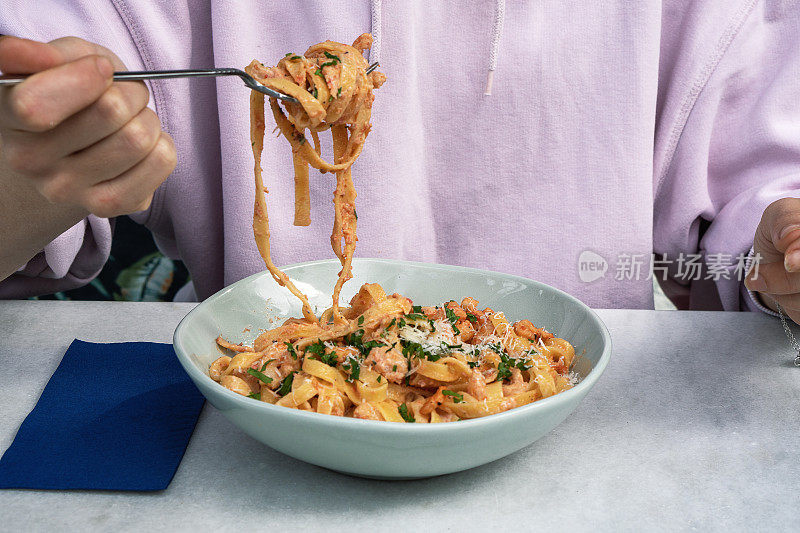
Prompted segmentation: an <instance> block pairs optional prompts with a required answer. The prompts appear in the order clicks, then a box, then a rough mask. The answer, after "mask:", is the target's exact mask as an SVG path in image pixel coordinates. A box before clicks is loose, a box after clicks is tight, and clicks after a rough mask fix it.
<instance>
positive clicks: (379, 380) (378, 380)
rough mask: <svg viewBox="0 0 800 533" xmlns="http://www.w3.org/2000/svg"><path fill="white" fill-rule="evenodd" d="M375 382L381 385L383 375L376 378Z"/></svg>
mask: <svg viewBox="0 0 800 533" xmlns="http://www.w3.org/2000/svg"><path fill="white" fill-rule="evenodd" d="M375 381H377V382H378V383H380V382H381V375H380V374H378V377H377V378H375Z"/></svg>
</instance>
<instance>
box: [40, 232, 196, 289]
mask: <svg viewBox="0 0 800 533" xmlns="http://www.w3.org/2000/svg"><path fill="white" fill-rule="evenodd" d="M188 280H189V273H188V272H187V271H186V267H184V265H183V263H182V262H181V261H176V260H172V259H170V258H168V257H166V256H164V254H162V253H161V252H159V251H158V249H157V248H156V245H155V243H154V242H153V236H152V235H151V234H150V232H149V231H148V230H147V228H145V227H143V226H141V225H139V224H136V223H135V222H133V221H132V220H131V219H129V218H128V217H120V218H118V219H117V220H116V225H115V228H114V240H113V242H112V244H111V255H110V257H109V258H108V261H107V262H106V264H105V266H104V267H103V270H102V271H101V272H100V274H99V275H98V276H97V278H95V279H94V280H92V282H91V283H89V284H88V285H86V286H84V287H80V288H78V289H73V290H69V291H63V292H57V293H55V294H49V295H45V296H39V297H35V298H32V299H33V300H118V301H127V302H168V301H172V299H173V298H174V297H175V293H176V292H177V291H178V289H180V288H181V287H182V286H183V285H185V284H186V282H187V281H188Z"/></svg>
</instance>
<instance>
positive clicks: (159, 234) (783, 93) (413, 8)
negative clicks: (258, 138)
mask: <svg viewBox="0 0 800 533" xmlns="http://www.w3.org/2000/svg"><path fill="white" fill-rule="evenodd" d="M64 4H69V5H64ZM200 4H201V3H192V5H191V6H188V5H178V3H158V4H155V3H137V5H135V6H134V5H129V4H127V3H123V2H121V1H119V0H85V1H73V2H69V3H63V2H56V1H42V2H36V3H35V4H34V5H31V4H30V3H28V2H22V1H21V0H11V1H6V2H4V9H3V12H2V14H0V33H3V34H9V35H16V36H19V37H25V38H28V39H32V40H33V41H38V42H32V41H24V40H20V39H16V38H11V37H7V38H3V39H2V40H0V70H2V71H3V72H6V73H12V72H14V73H34V72H35V73H38V74H36V75H35V76H33V77H32V78H31V79H30V80H28V81H26V82H25V83H23V84H21V85H19V86H17V87H15V88H13V89H3V90H2V92H0V138H2V159H1V160H0V190H2V192H3V194H2V195H1V196H0V205H2V207H3V209H1V210H0V234H1V235H2V236H3V243H4V247H3V249H4V253H3V257H2V259H0V278H5V279H4V281H2V282H1V283H0V296H2V297H6V298H11V297H24V296H28V295H32V294H37V293H44V292H52V291H55V290H61V289H64V288H69V287H74V286H78V285H80V284H84V283H87V282H88V281H89V280H91V278H92V277H93V276H95V275H96V274H97V272H98V271H99V270H100V269H101V267H102V265H103V263H104V262H105V260H106V258H107V256H108V250H109V243H110V240H111V233H112V226H113V224H112V222H111V221H110V220H111V219H113V217H115V216H120V215H125V214H129V215H131V217H132V218H133V219H134V220H136V221H138V222H140V223H142V224H144V225H145V226H147V227H148V228H149V229H150V230H151V231H152V232H153V234H154V236H155V239H156V242H157V243H158V245H159V247H160V248H161V250H162V251H163V252H164V253H166V254H167V255H169V256H171V257H179V258H181V259H182V260H183V261H184V262H185V263H186V265H187V267H188V268H189V271H190V273H191V276H192V280H193V283H192V285H191V286H188V287H186V288H185V290H182V291H181V293H180V294H179V297H181V298H183V299H195V298H200V299H202V298H205V297H207V296H208V295H210V294H212V293H213V292H215V291H216V290H218V289H220V288H221V287H223V286H224V285H227V284H229V283H232V282H234V281H236V280H238V279H240V278H242V277H244V276H246V275H249V274H251V273H253V272H256V271H260V270H262V269H263V263H262V262H261V260H260V258H259V256H258V253H257V250H256V246H255V244H254V242H253V237H252V230H251V227H250V224H251V216H250V213H251V209H252V198H253V185H252V171H251V166H252V155H251V153H250V146H249V144H248V133H247V131H248V118H247V102H248V94H247V90H246V89H244V88H243V87H242V86H241V84H240V83H239V82H238V80H234V79H224V80H219V81H217V82H216V83H214V82H210V81H189V80H175V81H164V82H158V83H153V84H151V85H149V90H150V93H149V94H148V91H147V89H146V88H145V86H143V85H139V84H132V83H116V84H112V83H111V81H110V76H111V72H112V70H121V69H123V68H128V69H131V70H144V69H160V68H190V67H208V66H211V65H216V66H232V67H242V66H244V65H246V64H248V63H249V62H250V60H251V59H253V58H254V57H255V58H258V59H260V60H262V61H263V62H265V63H274V62H276V61H277V60H278V59H279V58H280V57H282V56H283V55H284V54H285V53H287V52H295V53H297V52H302V51H303V50H304V49H305V48H306V47H307V46H308V45H310V44H312V43H316V42H319V41H322V40H324V39H333V40H338V41H345V42H346V41H350V40H352V39H353V38H355V37H356V36H357V35H359V34H360V33H362V32H364V31H371V33H372V34H373V35H374V36H375V41H376V42H375V46H374V48H373V50H372V52H371V57H370V60H371V61H376V60H379V61H380V62H381V65H382V70H383V71H384V72H385V73H386V74H387V75H388V77H389V81H388V82H387V83H386V84H385V85H384V87H382V88H381V89H380V91H378V92H377V93H376V102H375V105H374V108H373V129H372V134H371V135H370V137H369V139H368V140H367V145H366V148H365V150H364V152H363V154H362V156H361V158H360V159H359V161H358V162H357V163H356V165H355V167H354V178H355V181H356V187H357V189H358V193H359V200H358V214H359V222H360V226H359V230H360V237H361V241H360V246H359V248H358V255H361V256H374V257H387V258H397V259H411V260H421V261H436V262H442V263H451V264H463V265H469V266H474V267H480V268H489V269H494V270H500V271H505V272H510V273H514V274H520V275H524V276H528V277H532V278H536V279H539V280H541V281H544V282H546V283H549V284H552V285H554V286H556V287H559V288H561V289H564V290H566V291H568V292H570V293H572V294H574V295H576V296H577V297H579V298H581V299H582V300H584V301H585V302H587V303H588V304H590V305H593V306H599V307H628V308H651V307H652V280H651V279H650V277H649V276H648V272H649V270H650V269H651V267H652V270H653V271H655V272H656V274H657V275H658V274H659V272H660V271H663V272H665V273H666V274H667V277H668V279H667V280H666V281H665V282H664V284H665V286H666V287H667V290H668V293H669V294H670V296H671V297H672V298H673V300H674V301H676V302H677V303H678V305H679V306H680V307H683V308H688V307H693V308H701V307H709V306H717V307H721V308H724V309H727V310H740V309H755V308H757V307H762V306H761V303H759V297H758V296H756V295H751V294H748V292H747V289H746V288H745V287H744V285H743V283H742V281H741V279H739V276H738V275H736V274H738V273H741V272H743V271H744V263H743V261H744V258H745V257H746V256H747V254H748V252H749V251H750V250H751V248H753V247H754V249H755V252H756V253H757V254H759V255H760V256H761V257H762V258H763V260H762V263H764V264H761V267H760V269H759V272H758V276H757V279H756V280H755V281H753V282H752V283H753V285H752V288H753V289H755V290H759V291H761V292H762V293H763V294H765V295H767V296H765V297H764V298H763V303H764V304H766V305H769V306H772V307H773V308H774V302H775V301H778V302H780V303H781V304H782V305H783V306H784V307H785V308H786V310H787V314H788V315H789V316H790V317H791V318H792V319H794V320H795V321H797V320H798V319H800V295H798V294H797V293H798V292H800V274H798V273H797V272H796V271H797V270H800V257H797V256H798V255H800V205H798V203H799V202H800V200H796V199H792V198H790V197H791V196H793V195H795V194H796V191H797V189H798V187H799V186H800V110H798V108H797V105H796V102H797V101H800V86H798V84H797V82H796V80H797V74H798V70H800V46H799V45H798V41H797V39H798V38H797V36H796V32H795V31H794V30H795V29H796V28H797V27H798V25H800V9H798V8H797V7H791V6H790V5H789V4H787V3H785V2H772V1H767V0H761V1H756V0H737V1H735V2H724V3H722V2H715V3H708V2H701V1H699V0H698V1H694V2H686V1H684V0H681V1H678V0H664V1H663V2H661V3H658V2H649V3H642V2H628V1H627V0H615V1H611V2H584V3H577V4H574V3H569V4H567V3H563V2H558V1H544V0H536V1H530V2H523V1H515V2H509V3H508V5H506V4H505V2H503V1H502V0H499V1H498V2H487V1H483V0H470V1H466V2H459V3H457V4H455V3H445V2H432V3H424V4H423V3H417V2H392V3H388V2H387V3H386V4H383V5H382V4H381V2H380V0H373V1H372V2H370V3H367V2H363V3H362V2H352V1H345V0H338V1H324V2H322V1H320V2H302V3H296V4H294V7H293V8H288V7H287V3H285V2H281V3H267V2H255V1H242V2H235V3H233V2H223V1H220V0H212V1H211V2H208V3H202V5H200ZM712 4H713V5H712ZM454 7H457V8H458V9H453V8H454ZM65 34H74V35H77V36H79V37H80V38H81V39H78V38H66V39H65V38H61V37H62V36H63V35H65ZM54 39H55V40H54ZM48 41H51V42H50V44H43V43H44V42H48ZM485 93H491V94H485ZM148 96H150V98H149V104H148ZM146 105H149V106H150V107H149V108H148V107H146ZM263 166H264V169H265V179H266V180H267V186H268V187H269V190H270V194H269V197H268V203H269V206H270V209H271V210H272V213H273V217H272V221H271V222H272V230H273V231H272V234H273V254H274V259H275V262H276V264H279V265H281V264H284V265H285V264H289V263H293V262H297V261H302V260H310V259H318V258H323V257H329V256H331V255H332V254H331V253H330V250H329V247H328V246H326V243H328V237H327V235H328V233H329V226H330V224H331V220H332V210H331V208H330V198H331V192H332V189H333V182H332V179H331V177H330V175H322V176H314V177H313V178H312V186H311V187H312V189H311V195H312V206H313V208H312V209H313V211H312V217H313V222H312V226H311V227H310V228H298V227H294V226H292V225H291V203H292V198H293V192H292V180H291V173H292V170H291V168H292V167H291V161H290V154H289V150H288V148H287V145H286V142H285V140H283V139H274V140H271V142H267V143H266V146H265V153H264V159H263ZM759 220H760V222H759ZM653 252H655V253H657V254H666V256H664V255H660V256H659V258H660V259H662V261H660V263H661V264H656V263H652V262H651V261H650V257H651V253H653ZM792 252H794V253H792ZM696 254H702V255H703V256H704V257H705V263H706V267H705V269H703V270H702V271H700V273H699V275H696V273H695V272H691V274H692V275H691V276H687V273H689V271H688V269H687V268H686V265H687V263H686V258H687V257H690V256H693V255H696ZM712 258H713V259H714V262H715V264H714V265H711V259H712ZM20 265H22V266H21V267H20ZM592 268H595V269H596V271H595V273H594V274H592V275H586V274H587V273H586V269H592ZM637 269H638V271H637ZM752 277H756V276H755V274H754V275H753V276H752ZM695 278H696V279H695ZM764 309H766V308H764Z"/></svg>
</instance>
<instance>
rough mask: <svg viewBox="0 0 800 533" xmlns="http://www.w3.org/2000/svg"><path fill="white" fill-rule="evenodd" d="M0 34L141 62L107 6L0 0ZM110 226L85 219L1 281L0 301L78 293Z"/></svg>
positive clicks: (104, 248) (104, 247)
mask: <svg viewBox="0 0 800 533" xmlns="http://www.w3.org/2000/svg"><path fill="white" fill-rule="evenodd" d="M2 2H3V9H2V10H0V34H2V35H13V36H16V37H24V38H27V39H35V40H37V41H45V42H47V41H51V40H54V39H58V38H60V37H64V36H68V35H74V36H77V37H80V38H82V39H85V40H87V41H92V42H96V43H98V44H101V45H103V46H105V47H106V48H108V49H110V50H113V51H114V52H115V53H116V54H117V55H118V56H119V57H120V58H121V59H122V60H123V61H124V62H125V64H126V65H127V66H128V68H130V69H131V70H139V69H142V68H143V67H142V61H141V57H140V55H139V52H138V50H137V48H136V45H135V43H134V41H133V40H132V38H131V35H130V32H129V30H128V28H127V26H126V25H125V22H124V20H123V19H122V18H121V16H120V14H119V13H118V12H117V11H116V9H115V7H114V4H113V3H112V2H105V1H103V2H99V1H92V2H86V3H85V4H86V6H88V5H91V6H90V7H91V9H90V10H88V11H87V10H86V6H84V5H81V4H80V3H77V2H60V1H57V0H42V1H39V2H28V1H27V0H2ZM112 228H113V221H110V220H108V219H102V218H98V217H95V216H89V217H87V218H85V219H83V220H82V221H80V222H79V223H78V224H76V225H75V226H73V227H71V228H70V229H68V230H67V231H66V232H64V233H63V234H61V235H60V236H58V237H57V238H56V239H55V240H53V241H52V242H51V243H50V244H48V245H47V246H46V247H45V248H44V250H42V251H41V252H40V253H38V254H37V255H36V256H35V257H33V258H32V259H31V260H30V261H29V262H28V263H27V264H26V265H23V266H22V267H21V268H20V269H19V270H17V272H16V273H14V274H12V275H11V276H9V277H8V278H6V279H5V280H2V281H0V298H26V297H29V296H35V295H41V294H50V293H53V292H58V291H62V290H68V289H72V288H76V287H80V286H82V285H85V284H87V283H89V282H90V281H91V280H92V279H94V277H95V276H97V275H98V274H99V273H100V270H101V269H102V268H103V265H104V264H105V262H106V260H107V259H108V257H109V253H110V250H111V235H112Z"/></svg>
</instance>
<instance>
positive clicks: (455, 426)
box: [172, 257, 612, 434]
mask: <svg viewBox="0 0 800 533" xmlns="http://www.w3.org/2000/svg"><path fill="white" fill-rule="evenodd" d="M358 263H379V264H380V263H383V264H391V265H395V266H396V265H407V266H413V267H424V268H427V269H433V270H445V271H451V272H452V271H458V272H469V273H473V274H490V275H492V276H502V277H504V278H505V279H508V280H513V281H518V282H521V283H524V284H526V285H530V284H531V283H532V284H534V285H537V286H540V287H546V288H547V289H549V290H552V291H555V292H556V293H557V294H558V295H560V296H561V297H563V298H565V299H566V300H568V301H571V302H573V303H575V304H577V305H578V306H579V307H582V308H583V309H584V311H586V312H587V316H588V317H589V318H590V319H591V320H593V321H594V322H595V324H596V325H597V326H598V329H599V331H600V334H601V336H602V337H603V341H604V344H603V352H602V353H601V354H600V359H599V360H598V361H597V364H596V365H594V366H593V367H592V370H591V371H589V374H587V375H586V377H584V378H583V379H582V380H581V381H580V382H579V383H578V384H577V385H575V386H574V387H572V388H571V389H569V390H565V391H563V392H560V393H558V394H554V395H553V396H550V397H548V398H543V399H541V400H537V401H535V402H531V403H529V404H526V405H522V406H520V407H514V408H513V409H509V410H508V411H503V412H501V413H496V414H493V415H488V416H484V417H480V418H472V419H467V420H459V421H458V423H444V424H407V423H406V424H399V423H394V424H392V423H387V422H385V421H382V420H363V419H359V418H352V417H343V416H331V415H328V416H320V413H312V412H307V411H301V410H299V409H289V408H286V407H281V406H277V405H272V404H270V403H267V402H254V401H253V400H252V399H251V398H246V397H244V396H242V395H241V394H237V393H235V392H233V391H231V390H228V389H226V388H225V387H222V386H220V385H219V384H218V383H216V382H214V384H215V385H217V387H218V390H217V393H219V394H222V395H223V396H226V397H227V398H228V399H230V400H231V401H234V402H237V403H239V404H240V405H241V406H242V407H244V408H246V409H263V410H265V413H270V414H272V415H279V416H280V415H282V416H293V417H300V420H306V421H307V422H309V423H315V424H318V425H323V426H329V425H334V426H337V427H339V428H340V429H342V428H350V429H353V430H355V429H370V430H382V431H385V432H389V433H392V434H396V433H398V432H403V433H406V434H408V433H419V432H437V433H438V432H447V431H459V430H462V429H466V428H476V427H477V426H480V425H493V424H495V423H498V424H499V423H504V422H507V421H508V422H510V421H511V419H513V418H519V417H522V416H525V415H527V414H532V413H535V412H536V411H537V410H543V409H544V410H547V409H548V408H549V407H551V406H555V405H557V404H559V403H568V402H569V401H570V399H573V398H575V397H577V401H576V406H577V403H578V402H579V401H580V399H581V398H582V396H583V395H585V394H586V393H588V391H589V390H590V389H591V388H592V387H593V386H594V385H595V383H597V380H598V379H600V376H601V375H602V374H603V372H604V371H605V369H606V366H608V362H609V360H610V358H611V352H612V341H611V334H610V333H609V331H608V327H607V326H606V325H605V323H604V322H603V320H602V319H601V318H600V317H599V316H598V315H597V313H596V312H595V311H594V310H593V309H592V308H591V307H589V306H588V305H586V304H585V303H583V302H582V301H580V300H579V299H578V298H576V297H574V296H572V295H571V294H568V293H566V292H564V291H562V290H560V289H557V288H555V287H553V286H551V285H547V284H546V283H542V282H541V281H536V280H533V279H530V278H525V277H523V276H516V275H514V274H506V273H503V272H497V271H492V270H484V269H480V268H472V267H464V266H457V265H446V264H440V263H425V262H421V261H402V260H395V259H383V258H370V257H359V258H353V266H355V265H356V264H358ZM324 264H336V265H339V264H340V263H339V261H338V260H337V259H321V260H316V261H304V262H301V263H293V264H291V265H288V266H286V267H284V268H283V269H282V270H283V271H284V272H286V273H287V274H289V273H290V271H292V270H296V269H299V268H303V267H308V266H316V265H324ZM265 276H268V277H271V274H270V273H269V271H267V270H264V271H261V272H257V273H255V274H252V275H250V276H247V277H246V278H243V279H240V280H239V281H236V282H234V283H232V284H230V285H228V286H227V287H224V288H223V289H220V290H219V291H217V292H216V293H214V294H213V295H211V296H209V297H208V298H206V299H205V300H204V301H202V302H199V303H198V304H197V305H196V306H195V307H194V308H192V310H191V311H189V313H187V314H186V316H185V317H183V318H182V319H181V321H180V322H179V323H178V325H177V327H176V328H175V332H174V333H173V336H172V346H173V351H174V352H175V354H176V356H177V357H178V360H179V362H180V363H181V366H183V368H184V370H185V371H186V373H187V374H189V377H191V378H192V380H194V381H197V380H199V379H208V380H211V378H210V377H209V376H208V374H206V373H204V372H202V371H201V370H199V369H198V368H197V366H196V365H195V364H194V363H192V361H191V360H190V359H189V356H188V354H187V353H186V352H185V351H184V350H183V348H182V346H181V345H180V343H179V342H178V339H179V337H180V335H181V332H182V331H183V330H184V329H185V328H186V327H187V326H186V324H187V323H188V321H189V320H191V317H192V316H193V315H194V314H195V313H197V312H198V309H199V308H200V306H201V305H204V304H207V303H208V304H210V303H211V302H214V301H216V300H218V299H220V298H222V297H223V296H224V295H226V294H227V293H228V292H230V291H232V290H236V287H237V286H239V285H246V284H248V283H252V282H253V281H254V280H255V279H258V278H262V277H265ZM212 381H213V380H212ZM215 390H216V389H215ZM201 393H202V391H201Z"/></svg>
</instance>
